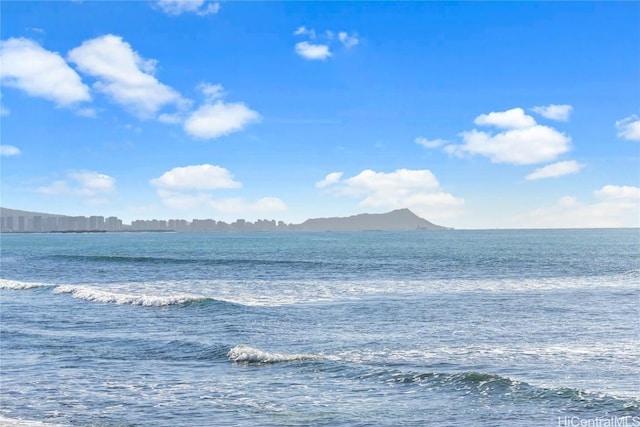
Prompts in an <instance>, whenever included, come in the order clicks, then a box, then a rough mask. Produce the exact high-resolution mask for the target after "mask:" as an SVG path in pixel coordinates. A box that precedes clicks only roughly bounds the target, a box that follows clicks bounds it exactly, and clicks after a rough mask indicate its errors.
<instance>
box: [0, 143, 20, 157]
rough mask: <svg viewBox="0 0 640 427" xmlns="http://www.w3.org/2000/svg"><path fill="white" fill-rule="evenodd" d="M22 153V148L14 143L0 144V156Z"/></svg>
mask: <svg viewBox="0 0 640 427" xmlns="http://www.w3.org/2000/svg"><path fill="white" fill-rule="evenodd" d="M19 154H20V149H19V148H18V147H14V146H13V145H5V144H2V145H0V156H18V155H19Z"/></svg>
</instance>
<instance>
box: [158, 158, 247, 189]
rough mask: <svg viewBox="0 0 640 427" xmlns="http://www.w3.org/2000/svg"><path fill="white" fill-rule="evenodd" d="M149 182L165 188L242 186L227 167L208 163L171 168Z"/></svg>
mask: <svg viewBox="0 0 640 427" xmlns="http://www.w3.org/2000/svg"><path fill="white" fill-rule="evenodd" d="M151 184H152V185H154V186H156V187H159V188H162V189H165V190H215V189H221V188H240V187H241V186H242V184H241V183H239V182H237V181H235V180H234V179H233V175H231V173H230V172H229V171H228V170H227V169H225V168H222V167H220V166H214V165H210V164H202V165H193V166H184V167H176V168H173V169H171V170H170V171H167V172H165V173H164V174H162V175H161V176H160V177H158V178H155V179H152V180H151Z"/></svg>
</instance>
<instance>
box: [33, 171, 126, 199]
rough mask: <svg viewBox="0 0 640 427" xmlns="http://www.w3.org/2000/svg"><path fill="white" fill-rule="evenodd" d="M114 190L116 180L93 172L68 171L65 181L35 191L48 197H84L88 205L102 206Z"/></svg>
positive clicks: (58, 181) (55, 182)
mask: <svg viewBox="0 0 640 427" xmlns="http://www.w3.org/2000/svg"><path fill="white" fill-rule="evenodd" d="M115 189H116V180H115V179H114V178H113V177H111V176H109V175H105V174H102V173H98V172H94V171H86V170H81V171H69V172H67V174H66V177H65V179H61V180H57V181H54V182H52V183H51V184H49V185H47V186H42V187H39V188H38V189H37V190H36V191H37V192H39V193H42V194H48V195H54V196H56V195H71V196H79V197H84V198H85V199H86V201H87V202H88V203H91V204H104V203H106V202H107V201H108V200H107V199H106V198H105V196H106V195H109V194H111V193H113V192H114V191H115Z"/></svg>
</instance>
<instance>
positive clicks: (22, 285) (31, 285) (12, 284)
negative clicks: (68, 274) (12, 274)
mask: <svg viewBox="0 0 640 427" xmlns="http://www.w3.org/2000/svg"><path fill="white" fill-rule="evenodd" d="M48 286H53V285H51V284H50V283H41V282H22V281H20V280H10V279H0V289H12V290H22V289H35V288H46V287H48Z"/></svg>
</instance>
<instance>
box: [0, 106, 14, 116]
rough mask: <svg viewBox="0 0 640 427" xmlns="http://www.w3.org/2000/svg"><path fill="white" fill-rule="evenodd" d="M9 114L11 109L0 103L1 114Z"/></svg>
mask: <svg viewBox="0 0 640 427" xmlns="http://www.w3.org/2000/svg"><path fill="white" fill-rule="evenodd" d="M9 114H11V110H9V109H8V108H5V107H4V106H3V105H0V116H8V115H9Z"/></svg>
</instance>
